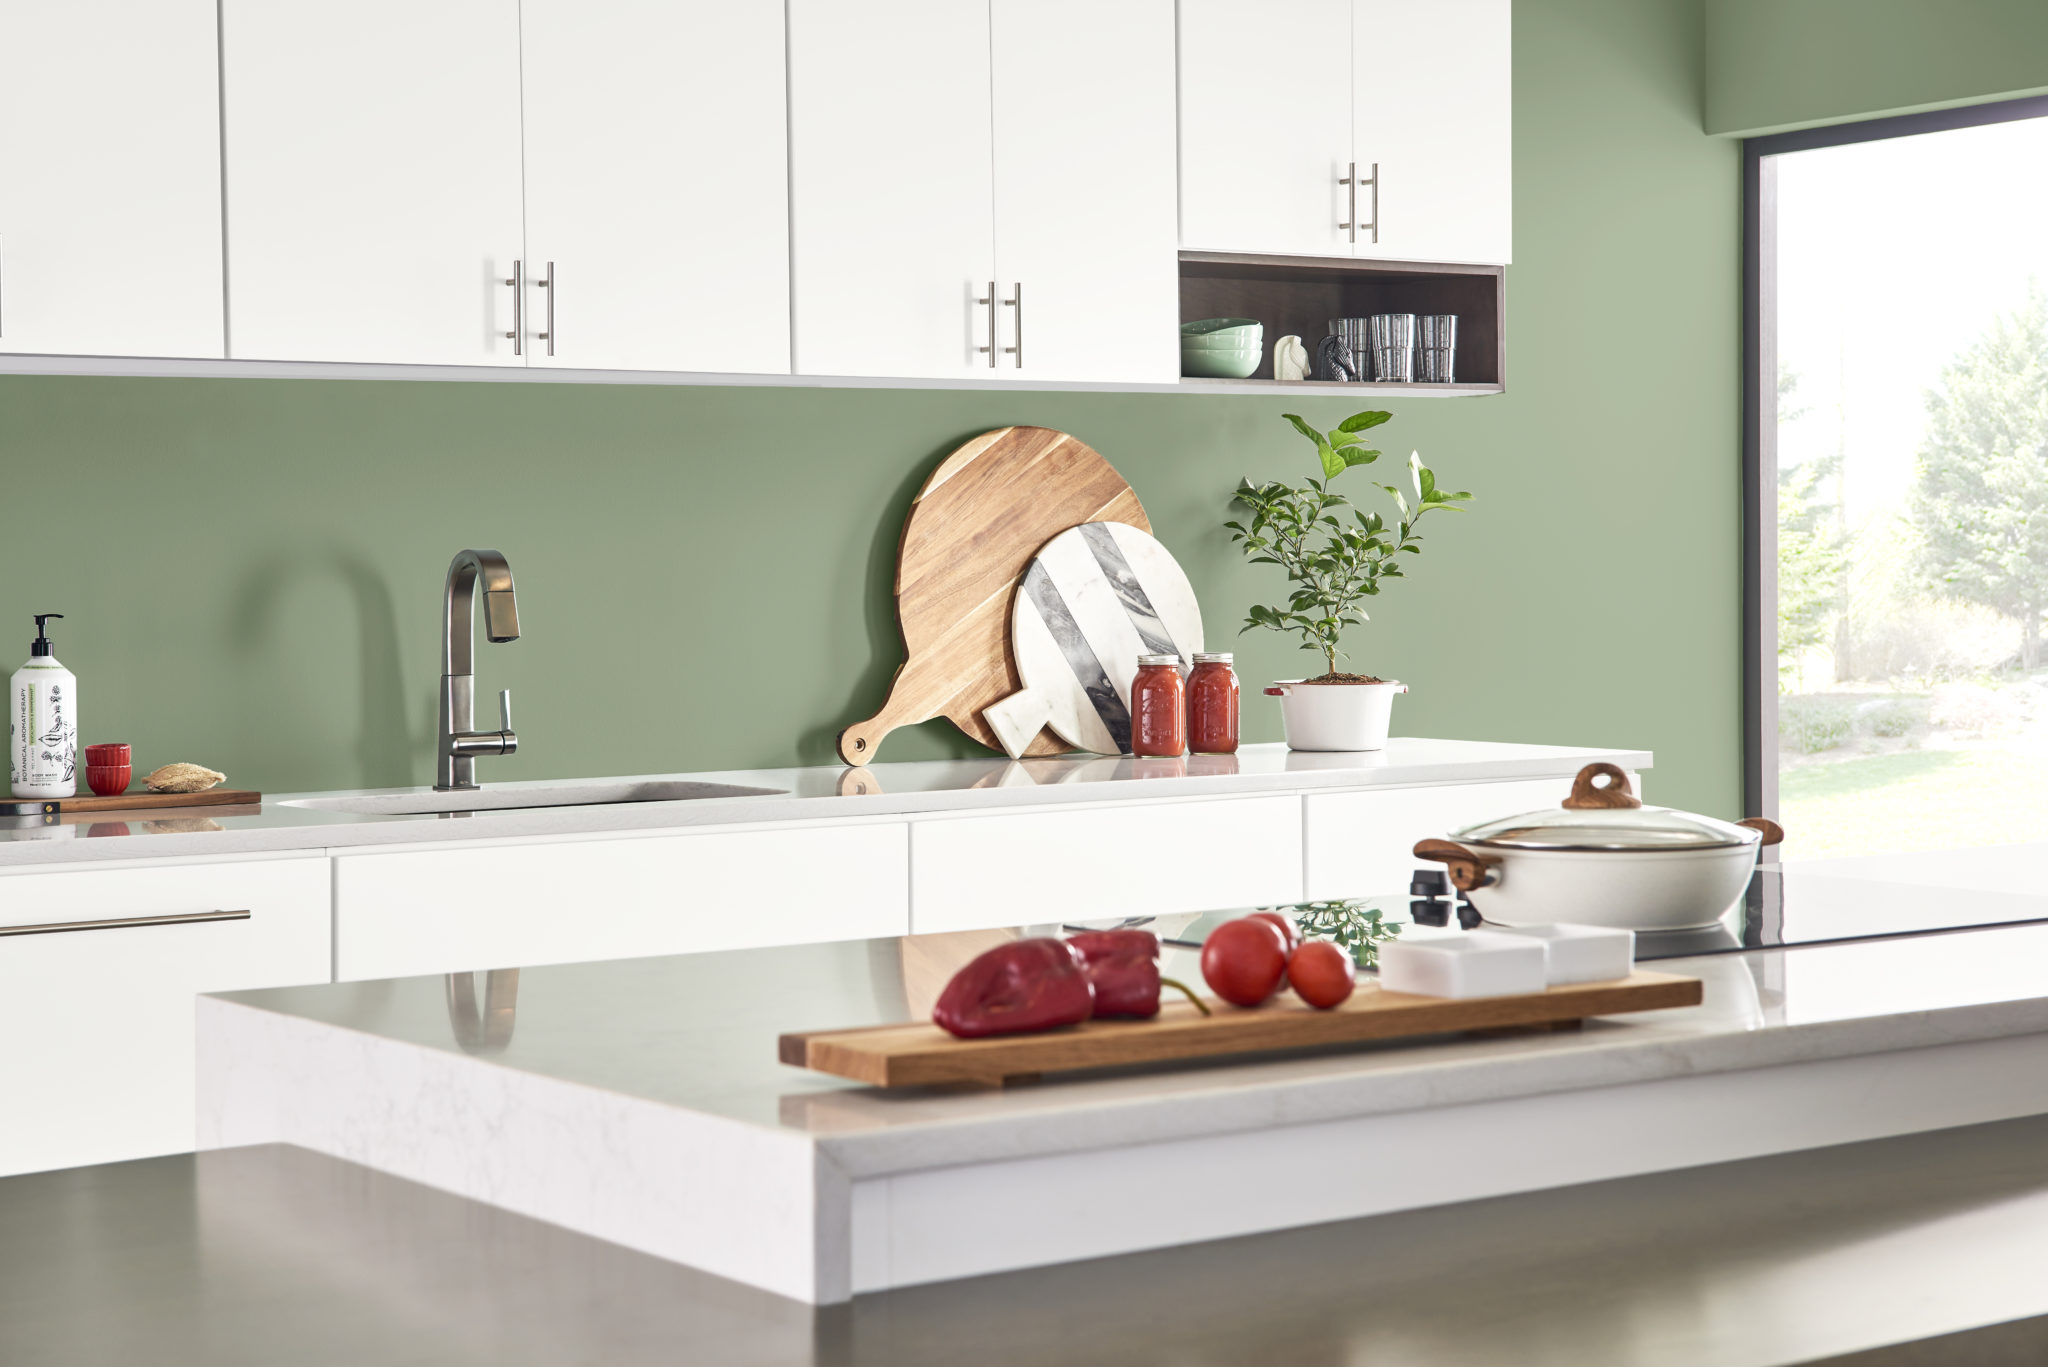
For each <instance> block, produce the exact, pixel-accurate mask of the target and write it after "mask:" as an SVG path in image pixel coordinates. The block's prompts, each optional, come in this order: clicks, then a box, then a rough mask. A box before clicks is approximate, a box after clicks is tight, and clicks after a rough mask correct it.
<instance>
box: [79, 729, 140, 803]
mask: <svg viewBox="0 0 2048 1367" xmlns="http://www.w3.org/2000/svg"><path fill="white" fill-rule="evenodd" d="M133 755H134V750H133V749H132V748H131V747H130V746H129V745H128V744H127V743H126V742H117V743H114V744H109V745H88V746H86V747H85V782H86V786H87V787H89V788H91V789H92V790H93V791H94V792H95V793H97V794H99V795H100V796H101V797H119V796H120V795H121V794H122V793H125V792H127V791H128V783H129V780H130V779H131V778H132V777H133V776H134V772H133Z"/></svg>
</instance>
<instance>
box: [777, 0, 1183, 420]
mask: <svg viewBox="0 0 2048 1367" xmlns="http://www.w3.org/2000/svg"><path fill="white" fill-rule="evenodd" d="M789 15H790V19H789V22H790V35H789V37H790V43H789V51H790V78H789V79H790V185H791V194H792V196H793V199H792V202H791V215H790V217H791V222H792V232H793V239H792V246H793V270H792V276H793V289H794V291H795V314H796V369H797V371H798V372H799V373H802V374H809V375H873V376H904V377H915V378H925V377H934V378H960V379H992V380H1007V379H1012V378H1016V379H1026V380H1030V379H1068V380H1107V381H1114V380H1162V381H1171V380H1172V379H1173V378H1174V376H1175V375H1176V374H1177V373H1178V367H1179V353H1178V350H1177V342H1176V340H1175V339H1176V332H1175V323H1176V321H1177V319H1178V316H1179V307H1178V284H1177V279H1178V276H1177V269H1176V266H1175V259H1174V258H1175V253H1174V233H1173V208H1174V204H1173V171H1174V168H1173V120H1172V109H1173V12H1172V8H1171V6H1170V4H1168V3H1166V2H1165V0H1098V3H1095V4H1082V3H1075V2H1074V0H879V2H878V3H871V4H863V5H848V4H846V3H844V2H843V0H792V3H791V4H790V11H789ZM991 286H993V290H991Z"/></svg>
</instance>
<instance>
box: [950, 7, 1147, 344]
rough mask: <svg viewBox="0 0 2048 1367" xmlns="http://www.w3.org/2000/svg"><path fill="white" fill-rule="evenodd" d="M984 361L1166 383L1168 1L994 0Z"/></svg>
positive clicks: (991, 11)
mask: <svg viewBox="0 0 2048 1367" xmlns="http://www.w3.org/2000/svg"><path fill="white" fill-rule="evenodd" d="M990 13H991V16H992V21H993V33H992V42H991V43H990V49H989V50H990V53H991V55H992V57H993V66H994V73H995V78H994V92H995V100H994V106H995V139H994V145H995V205H996V225H995V226H996V239H995V246H996V250H995V263H996V278H997V280H998V282H1000V284H999V292H1000V294H1001V296H1002V298H1003V299H1004V300H1005V301H1006V302H1005V303H1004V304H1003V305H1002V306H1000V309H999V313H998V317H999V319H1000V325H1001V328H1002V330H1003V347H1004V350H1003V352H1002V353H1001V355H1000V358H999V359H1000V365H999V367H998V370H999V373H1001V374H1004V375H1016V376H1019V377H1021V378H1024V379H1038V380H1131V381H1146V380H1150V381H1158V382H1161V383H1167V384H1171V383H1172V382H1173V381H1174V380H1175V379H1177V378H1178V377H1179V375H1180V348H1179V340H1178V339H1179V330H1178V320H1179V313H1180V273H1179V270H1178V268H1177V266H1176V264H1175V262H1176V252H1175V240H1176V231H1175V213H1174V136H1175V135H1174V118H1173V105H1174V101H1173V88H1174V61H1173V0H1107V2H1106V0H994V2H993V4H992V5H991V8H990Z"/></svg>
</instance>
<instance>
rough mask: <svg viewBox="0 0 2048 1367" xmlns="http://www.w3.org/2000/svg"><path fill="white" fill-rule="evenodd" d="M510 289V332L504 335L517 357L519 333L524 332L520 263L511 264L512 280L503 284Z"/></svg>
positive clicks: (523, 288)
mask: <svg viewBox="0 0 2048 1367" xmlns="http://www.w3.org/2000/svg"><path fill="white" fill-rule="evenodd" d="M505 283H506V284H508V285H510V286H511V287H512V330H511V331H510V332H508V333H506V334H505V335H506V336H507V337H510V338H511V339H512V354H513V355H514V356H517V355H519V354H520V352H519V344H520V342H521V340H522V339H521V337H520V335H519V334H520V333H522V332H524V331H525V330H526V310H525V303H526V272H525V271H524V270H522V269H521V268H520V263H519V262H517V261H514V262H513V263H512V278H511V279H510V280H507V281H506V282H505Z"/></svg>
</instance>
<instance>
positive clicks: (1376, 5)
mask: <svg viewBox="0 0 2048 1367" xmlns="http://www.w3.org/2000/svg"><path fill="white" fill-rule="evenodd" d="M1355 3H1356V5H1357V13H1356V17H1355V22H1354V25H1353V30H1352V31H1353V42H1352V52H1353V64H1354V69H1355V73H1356V75H1355V79H1356V89H1357V100H1356V103H1355V104H1354V106H1353V108H1354V111H1355V123H1354V127H1353V134H1352V145H1353V146H1354V147H1355V148H1356V149H1357V157H1358V161H1359V164H1360V165H1361V166H1367V165H1370V164H1371V163H1375V162H1376V163H1378V165H1379V240H1378V242H1376V243H1375V242H1373V241H1371V240H1370V238H1369V236H1367V235H1364V234H1361V235H1360V237H1359V240H1358V246H1357V254H1358V255H1360V256H1374V257H1388V258H1393V259H1396V260H1406V261H1475V262H1481V263H1485V264H1505V263H1506V262H1507V261H1508V259H1509V257H1510V256H1511V255H1512V249H1513V240H1514V232H1513V228H1514V224H1513V204H1514V184H1513V176H1512V174H1511V171H1512V168H1511V165H1510V153H1511V150H1512V142H1513V138H1512V128H1513V110H1512V107H1511V104H1512V102H1511V98H1510V96H1511V90H1512V84H1513V75H1512V52H1511V42H1510V38H1511V32H1510V30H1511V24H1510V15H1509V4H1510V0H1431V3H1429V4H1416V3H1413V0H1355ZM1365 211H1366V212H1367V213H1368V214H1370V206H1369V205H1367V206H1366V209H1365Z"/></svg>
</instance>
